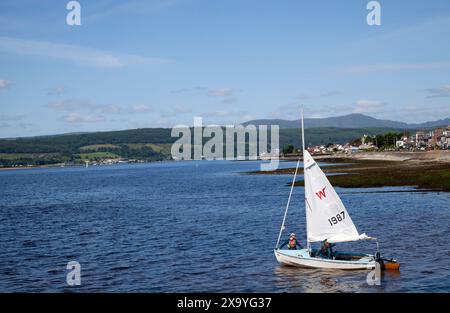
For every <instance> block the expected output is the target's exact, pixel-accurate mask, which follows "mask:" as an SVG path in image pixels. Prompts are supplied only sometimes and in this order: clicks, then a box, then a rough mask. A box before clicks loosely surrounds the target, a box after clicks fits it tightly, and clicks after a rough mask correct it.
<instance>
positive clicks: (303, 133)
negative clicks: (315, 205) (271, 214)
mask: <svg viewBox="0 0 450 313" xmlns="http://www.w3.org/2000/svg"><path fill="white" fill-rule="evenodd" d="M301 115H302V116H301V121H302V159H303V185H304V186H305V218H306V223H305V224H306V248H307V249H308V250H310V249H311V244H310V243H309V240H308V216H307V215H308V213H307V210H308V199H306V175H305V125H304V123H303V104H302V114H301Z"/></svg>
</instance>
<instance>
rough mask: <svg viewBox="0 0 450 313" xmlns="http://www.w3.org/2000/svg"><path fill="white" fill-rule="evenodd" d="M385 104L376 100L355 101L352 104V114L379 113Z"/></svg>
mask: <svg viewBox="0 0 450 313" xmlns="http://www.w3.org/2000/svg"><path fill="white" fill-rule="evenodd" d="M385 105H386V103H385V102H382V101H376V100H356V101H355V103H354V106H355V108H354V109H353V113H376V112H379V111H380V110H381V109H382V108H383V107H384V106H385Z"/></svg>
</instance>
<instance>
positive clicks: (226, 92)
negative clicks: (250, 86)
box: [196, 87, 242, 104]
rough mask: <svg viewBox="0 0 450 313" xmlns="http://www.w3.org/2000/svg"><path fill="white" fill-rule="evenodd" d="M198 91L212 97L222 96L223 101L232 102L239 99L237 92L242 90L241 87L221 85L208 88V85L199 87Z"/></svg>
mask: <svg viewBox="0 0 450 313" xmlns="http://www.w3.org/2000/svg"><path fill="white" fill-rule="evenodd" d="M196 89H197V91H199V92H200V93H201V94H204V95H206V96H210V97H217V98H222V103H225V104H231V103H235V102H237V101H238V98H237V97H236V94H237V93H239V92H241V91H242V90H241V89H236V88H231V87H220V88H208V87H197V88H196Z"/></svg>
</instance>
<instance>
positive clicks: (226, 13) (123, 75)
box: [0, 0, 450, 137]
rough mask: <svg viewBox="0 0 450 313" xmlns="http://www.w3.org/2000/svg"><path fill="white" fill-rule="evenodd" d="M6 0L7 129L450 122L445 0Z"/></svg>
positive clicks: (2, 52) (9, 132)
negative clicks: (75, 22)
mask: <svg viewBox="0 0 450 313" xmlns="http://www.w3.org/2000/svg"><path fill="white" fill-rule="evenodd" d="M79 2H80V4H81V22H82V25H81V26H68V25H67V24H66V15H67V13H68V12H69V11H67V10H66V4H67V3H68V1H59V0H41V1H31V0H30V1H23V0H19V1H17V0H14V1H13V0H2V1H1V2H0V108H1V111H0V137H15V136H33V135H44V134H55V133H65V132H78V131H99V130H119V129H128V128H141V127H173V126H175V125H177V124H189V125H192V123H193V117H194V116H202V117H203V118H204V123H205V124H212V123H218V124H229V123H239V122H242V121H245V120H249V119H254V118H285V119H295V118H297V117H298V110H299V109H298V108H299V104H300V103H303V104H304V105H305V113H306V115H307V116H309V117H326V116H335V115H342V114H348V113H355V112H356V113H364V114H368V115H371V116H374V117H377V118H385V119H394V120H400V121H405V122H424V121H429V120H436V119H442V118H447V117H450V105H449V104H450V103H449V102H450V101H449V100H450V40H449V38H450V1H448V0H431V1H414V0H413V1H411V0H409V1H406V0H395V1H392V0H389V1H387V0H384V1H379V2H380V3H381V22H382V25H381V26H368V25H367V23H366V16H367V13H368V11H367V9H366V5H367V3H368V1H365V0H345V1H344V0H342V1H338V0H336V1H331V0H329V1H298V0H297V1H269V0H267V1H257V0H217V1H210V0H161V1H149V0H131V1H112V0H97V1H93V0H89V1H87V0H84V1H83V0H80V1H79Z"/></svg>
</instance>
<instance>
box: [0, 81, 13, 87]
mask: <svg viewBox="0 0 450 313" xmlns="http://www.w3.org/2000/svg"><path fill="white" fill-rule="evenodd" d="M9 86H11V82H10V81H9V80H6V79H0V89H6V88H8V87H9Z"/></svg>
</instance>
